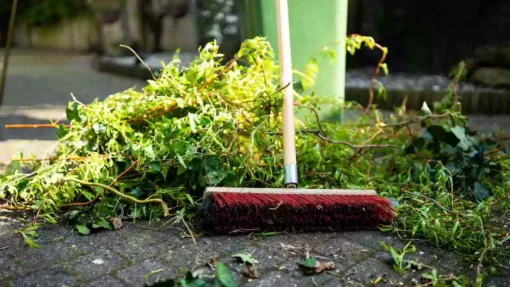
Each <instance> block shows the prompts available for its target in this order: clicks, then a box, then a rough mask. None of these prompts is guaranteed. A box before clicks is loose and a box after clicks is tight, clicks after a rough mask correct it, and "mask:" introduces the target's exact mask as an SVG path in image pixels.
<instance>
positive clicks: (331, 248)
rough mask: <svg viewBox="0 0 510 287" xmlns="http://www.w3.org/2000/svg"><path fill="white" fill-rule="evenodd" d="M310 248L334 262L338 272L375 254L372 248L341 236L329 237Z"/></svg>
mask: <svg viewBox="0 0 510 287" xmlns="http://www.w3.org/2000/svg"><path fill="white" fill-rule="evenodd" d="M312 250H313V251H314V252H316V253H318V254H321V255H323V256H325V257H327V258H329V259H330V260H332V261H334V262H336V263H337V264H336V265H337V266H336V269H337V270H339V271H340V272H342V271H344V270H345V269H346V268H349V267H351V266H353V265H355V264H356V263H358V262H360V261H363V260H365V259H367V258H368V257H371V256H373V255H374V254H375V251H374V250H372V249H370V248H367V247H364V246H362V245H360V244H358V243H355V242H351V241H349V240H347V239H345V238H343V237H336V238H333V239H330V240H328V241H326V242H325V243H324V244H321V245H319V246H317V247H314V248H313V249H312ZM318 259H319V260H321V259H322V258H318ZM323 260H324V259H323Z"/></svg>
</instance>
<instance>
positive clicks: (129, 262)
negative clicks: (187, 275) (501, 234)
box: [0, 51, 510, 287]
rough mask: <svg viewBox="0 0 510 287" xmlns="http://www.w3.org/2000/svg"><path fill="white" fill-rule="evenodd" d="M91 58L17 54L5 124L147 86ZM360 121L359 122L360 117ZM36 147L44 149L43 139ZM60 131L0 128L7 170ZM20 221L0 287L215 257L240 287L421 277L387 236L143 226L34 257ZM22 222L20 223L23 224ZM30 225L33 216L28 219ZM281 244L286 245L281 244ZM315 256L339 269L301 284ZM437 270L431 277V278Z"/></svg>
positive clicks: (42, 233)
mask: <svg viewBox="0 0 510 287" xmlns="http://www.w3.org/2000/svg"><path fill="white" fill-rule="evenodd" d="M90 60H91V57H89V56H73V55H65V54H64V55H61V54H56V53H43V52H37V53H32V52H26V51H15V53H14V54H13V58H12V59H11V68H10V70H9V77H8V86H7V90H6V91H7V94H6V98H5V102H4V104H5V106H4V107H1V108H0V125H1V126H3V125H4V124H8V123H42V122H44V123H47V120H48V119H50V118H51V119H56V118H60V117H61V116H63V115H64V108H65V105H66V104H67V102H68V101H69V100H70V97H69V94H70V93H71V92H73V93H74V94H75V95H76V96H77V97H78V99H79V100H81V101H83V102H90V101H92V100H93V99H94V98H95V97H100V99H101V98H104V97H106V96H107V95H109V94H111V93H114V92H118V91H121V90H123V89H126V88H129V87H133V86H136V87H141V86H143V84H144V83H143V82H142V81H137V80H133V79H129V78H123V77H118V76H114V75H109V74H102V73H97V72H95V71H94V70H93V68H92V67H91V65H90ZM353 116H355V115H353ZM470 120H471V121H472V124H473V127H475V128H477V129H481V130H484V131H494V130H495V129H498V128H504V129H505V130H506V132H507V134H508V132H509V129H508V126H510V116H497V117H487V116H476V115H473V116H470ZM36 140H37V141H36ZM54 140H55V131H54V130H51V129H37V130H4V129H3V128H0V169H1V168H2V164H7V163H8V161H9V160H10V159H11V158H12V156H14V153H15V152H18V151H23V152H26V153H29V152H32V153H34V154H35V155H36V156H38V157H42V156H44V155H45V154H46V153H47V152H50V151H51V149H52V147H53V145H54ZM19 216H20V215H17V214H14V213H0V287H3V286H143V285H144V284H152V283H154V282H156V281H157V280H164V279H169V278H175V277H177V276H181V275H182V274H184V272H185V271H186V270H189V269H191V268H194V267H197V268H205V270H206V271H207V268H206V267H205V263H206V262H208V261H209V260H210V259H211V258H216V260H217V261H221V262H223V263H225V264H226V265H227V267H228V268H229V270H230V271H231V273H232V275H233V276H234V278H235V280H236V281H237V282H238V283H240V284H241V285H243V286H373V285H374V284H373V282H374V281H376V280H378V278H379V277H380V279H379V283H378V284H377V286H413V285H416V284H417V283H419V282H420V277H421V273H423V272H424V270H414V271H409V272H408V273H407V274H405V275H401V274H399V273H397V272H395V271H393V269H392V258H391V256H390V254H389V253H388V252H387V251H384V250H383V248H382V246H381V244H380V243H379V242H380V241H382V242H385V243H387V244H390V245H391V246H394V247H398V248H401V247H402V246H404V245H405V244H406V243H407V241H405V240H400V239H398V237H396V236H394V235H388V234H384V233H381V232H349V233H317V234H312V233H307V234H279V235H276V236H270V237H264V236H255V239H253V238H248V237H247V236H219V237H218V236H208V237H200V238H198V239H197V245H194V244H193V242H192V240H190V239H189V238H181V237H180V232H179V230H177V229H170V228H166V229H157V228H156V227H157V225H156V226H151V227H149V228H148V226H147V223H146V222H137V223H129V222H125V223H124V227H123V228H122V229H120V230H118V231H105V232H99V233H95V234H91V235H89V236H80V235H78V234H77V233H76V232H75V231H73V230H72V228H71V227H70V226H66V225H65V224H64V223H62V224H58V225H53V226H45V227H43V228H41V229H40V230H39V231H38V234H39V239H38V243H39V244H40V245H41V248H38V249H31V248H28V247H27V246H26V244H25V243H24V241H23V238H22V237H21V235H19V234H15V233H13V231H14V230H16V229H19V228H21V227H22V224H21V221H20V220H19ZM21 218H23V217H21ZM25 220H31V218H25ZM282 244H283V245H282ZM415 244H416V246H417V251H416V253H415V254H411V255H410V257H409V258H408V259H409V260H415V261H419V262H421V263H423V264H427V265H430V266H433V267H435V268H437V269H438V273H439V274H445V275H447V274H450V273H454V274H455V275H460V274H467V275H468V276H469V277H470V278H473V276H474V274H475V273H474V269H475V268H474V267H473V266H468V265H467V264H466V263H463V261H462V259H461V258H460V257H458V256H457V255H456V254H455V253H453V252H449V251H446V250H442V249H437V248H434V247H433V246H431V245H428V244H426V243H425V242H421V241H416V242H415ZM306 247H308V248H309V249H310V252H309V253H310V255H311V256H315V257H316V258H318V259H319V260H325V261H329V260H331V261H333V262H335V265H336V268H335V270H334V271H333V272H332V273H323V274H320V275H315V276H304V275H302V274H301V272H300V271H299V269H298V267H297V264H296V262H298V261H300V260H301V259H303V258H305V256H306V252H305V251H304V250H305V249H306ZM237 252H253V255H254V257H255V258H256V259H257V260H258V261H259V264H257V268H258V273H259V278H258V279H248V278H246V277H244V276H242V275H241V271H242V270H243V266H242V264H240V263H237V262H236V261H234V260H233V258H231V255H232V254H233V253H237ZM427 271H430V270H427ZM486 285H487V286H510V273H509V272H506V273H503V274H499V275H494V276H493V277H492V278H490V279H489V280H488V281H487V284H486Z"/></svg>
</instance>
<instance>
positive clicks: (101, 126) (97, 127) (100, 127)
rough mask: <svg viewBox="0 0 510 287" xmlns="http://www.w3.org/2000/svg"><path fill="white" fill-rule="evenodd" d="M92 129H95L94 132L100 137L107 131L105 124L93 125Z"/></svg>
mask: <svg viewBox="0 0 510 287" xmlns="http://www.w3.org/2000/svg"><path fill="white" fill-rule="evenodd" d="M92 129H94V132H96V134H97V135H99V134H102V133H104V132H105V131H106V126H105V125H104V124H100V123H95V124H93V125H92Z"/></svg>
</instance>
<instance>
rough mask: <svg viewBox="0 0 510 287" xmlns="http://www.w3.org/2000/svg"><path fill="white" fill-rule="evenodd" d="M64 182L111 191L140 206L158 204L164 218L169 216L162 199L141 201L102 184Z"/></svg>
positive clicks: (70, 179)
mask: <svg viewBox="0 0 510 287" xmlns="http://www.w3.org/2000/svg"><path fill="white" fill-rule="evenodd" d="M63 180H64V181H74V182H77V183H79V184H82V185H88V186H96V187H100V188H102V189H105V190H108V191H111V192H113V193H115V194H116V195H118V196H120V197H122V198H124V199H127V200H129V201H132V202H135V203H139V204H147V203H158V204H160V205H161V209H163V216H165V217H167V216H168V215H169V211H168V206H167V205H166V203H165V202H164V201H163V200H161V199H157V198H153V199H145V200H140V199H137V198H134V197H132V196H129V195H126V194H124V193H122V192H120V191H118V190H116V189H115V188H113V187H110V186H107V185H104V184H101V183H97V182H88V181H83V180H80V179H77V178H64V179H63Z"/></svg>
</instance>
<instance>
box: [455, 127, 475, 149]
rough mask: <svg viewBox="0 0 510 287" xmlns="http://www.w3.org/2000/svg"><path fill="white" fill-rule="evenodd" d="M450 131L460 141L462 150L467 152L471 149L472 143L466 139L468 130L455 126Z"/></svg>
mask: <svg viewBox="0 0 510 287" xmlns="http://www.w3.org/2000/svg"><path fill="white" fill-rule="evenodd" d="M450 130H451V131H452V133H453V134H454V135H455V136H456V137H457V138H458V139H459V143H458V145H459V147H460V148H462V149H463V150H467V149H469V148H470V147H471V141H470V140H469V139H468V138H467V137H466V130H465V129H464V128H463V127H459V126H455V127H453V128H451V129H450Z"/></svg>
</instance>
